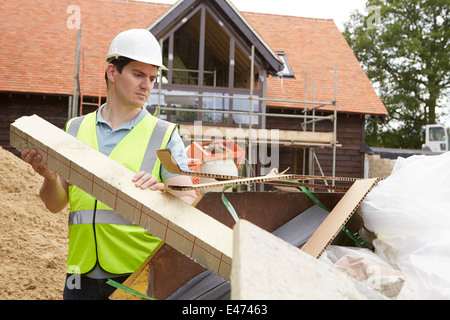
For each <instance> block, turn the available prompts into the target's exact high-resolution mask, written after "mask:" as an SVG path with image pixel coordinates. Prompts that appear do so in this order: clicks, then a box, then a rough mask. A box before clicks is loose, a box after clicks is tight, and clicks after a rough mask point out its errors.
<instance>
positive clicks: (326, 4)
mask: <svg viewBox="0 0 450 320" xmlns="http://www.w3.org/2000/svg"><path fill="white" fill-rule="evenodd" d="M141 1H146V0H141ZM149 1H151V2H159V3H168V4H174V3H175V2H177V0H149ZM366 1H367V0H339V1H337V0H231V2H232V3H233V4H234V6H235V7H236V8H237V9H238V10H239V11H250V12H261V13H272V14H281V15H291V16H298V17H305V18H321V19H333V20H334V22H335V23H336V25H337V27H338V28H339V29H340V30H341V31H344V23H345V22H347V21H348V20H349V19H350V14H351V13H352V12H353V11H355V10H359V11H360V12H365V11H364V10H365V4H366Z"/></svg>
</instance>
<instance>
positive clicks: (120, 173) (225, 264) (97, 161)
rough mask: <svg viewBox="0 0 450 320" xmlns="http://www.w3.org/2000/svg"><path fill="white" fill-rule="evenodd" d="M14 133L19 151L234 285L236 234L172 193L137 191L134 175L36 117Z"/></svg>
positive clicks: (16, 125) (20, 121)
mask: <svg viewBox="0 0 450 320" xmlns="http://www.w3.org/2000/svg"><path fill="white" fill-rule="evenodd" d="M10 132H11V138H10V142H11V145H12V146H13V147H15V148H16V149H18V150H23V149H25V148H32V149H37V150H38V151H39V153H40V154H41V155H42V157H43V160H42V161H43V163H46V164H47V165H48V167H49V168H50V169H51V170H53V171H55V172H57V173H58V174H59V175H61V176H62V177H63V178H64V179H66V180H67V181H69V183H72V184H74V185H76V186H78V187H79V188H81V189H83V190H84V191H86V192H87V193H89V194H90V195H92V196H93V197H95V198H97V199H98V200H100V201H102V202H103V203H105V204H106V205H108V206H109V207H111V208H112V209H114V210H115V211H117V212H118V213H120V214H121V215H123V216H124V217H125V218H127V219H128V220H130V221H132V222H134V223H136V224H137V225H139V226H141V227H143V228H144V229H146V230H148V231H149V232H151V233H152V234H153V235H155V236H157V237H159V238H160V239H162V240H163V241H164V242H166V243H167V244H169V245H170V246H172V247H173V248H174V249H176V250H178V251H180V252H182V253H183V254H185V255H186V256H188V257H189V258H191V259H193V260H195V261H196V262H197V263H199V264H200V265H202V266H204V267H205V268H208V269H209V270H211V271H213V272H215V273H216V274H218V275H219V276H221V277H223V278H224V279H226V280H228V279H229V275H230V269H231V257H232V238H233V234H232V230H231V229H230V228H228V227H226V226H225V225H223V224H221V223H219V222H218V221H216V220H214V219H213V218H211V217H209V216H208V215H206V214H204V213H203V212H201V211H199V210H198V209H196V208H195V207H192V206H190V205H188V204H187V203H185V202H184V201H182V200H180V199H178V198H177V197H175V196H173V195H171V194H169V193H167V192H165V193H163V192H159V191H157V192H155V191H151V190H149V189H147V190H141V189H140V188H136V187H135V185H134V183H133V182H132V180H131V178H132V176H133V175H134V173H133V172H132V171H131V170H129V169H127V168H126V167H124V166H122V165H121V164H119V163H117V162H115V161H114V160H112V159H110V158H109V157H107V156H105V155H103V154H101V153H100V152H98V151H96V150H95V149H93V148H91V147H89V146H88V145H86V144H84V143H82V142H81V141H79V140H78V139H76V138H74V137H72V136H71V135H69V134H67V133H66V132H64V131H63V130H61V129H59V128H57V127H56V126H54V125H52V124H50V123H49V122H47V121H45V120H44V119H42V118H40V117H38V116H36V115H33V116H29V117H21V118H19V119H18V120H16V121H15V122H14V123H13V124H11V131H10Z"/></svg>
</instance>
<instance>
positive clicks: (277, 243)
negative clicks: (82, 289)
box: [0, 116, 450, 300]
mask: <svg viewBox="0 0 450 320" xmlns="http://www.w3.org/2000/svg"><path fill="white" fill-rule="evenodd" d="M11 145H12V146H14V147H16V148H17V149H19V150H22V149H24V148H34V149H38V150H39V151H40V153H41V155H42V156H43V158H44V162H46V163H47V165H48V166H49V168H50V169H52V170H54V171H56V172H57V173H59V174H60V175H61V176H62V177H63V178H65V179H66V180H68V181H69V182H70V183H73V184H75V185H77V186H79V187H80V188H82V189H84V190H86V191H87V192H88V193H90V194H91V195H93V196H95V197H96V198H98V199H99V200H100V201H102V202H104V203H106V204H107V205H109V206H111V207H112V208H113V209H114V210H116V211H117V212H119V213H120V214H122V215H123V216H124V217H126V218H127V219H129V220H131V221H133V222H135V223H136V224H138V225H140V226H142V227H144V228H146V229H147V230H149V231H150V232H152V233H153V234H155V235H156V236H158V237H160V238H161V239H162V240H164V241H165V243H161V245H160V246H159V247H158V248H156V249H155V250H154V252H153V253H152V255H151V256H149V257H148V259H147V260H146V261H145V262H144V263H143V265H142V266H141V268H139V270H137V271H136V272H135V273H134V274H133V275H132V276H131V277H130V278H129V279H128V280H127V281H126V282H125V283H124V285H125V286H128V287H129V289H131V290H130V292H131V293H125V294H124V293H123V292H122V291H120V290H116V292H115V293H114V294H113V295H112V296H111V299H136V296H133V293H132V292H136V291H137V292H139V295H141V297H144V296H147V297H155V298H157V299H169V300H170V299H214V300H215V299H230V298H231V299H266V300H267V299H386V298H389V299H448V298H450V294H449V293H448V288H449V287H450V278H449V276H448V273H447V270H448V267H449V266H450V262H449V259H448V258H447V257H448V256H450V253H447V252H448V248H449V247H450V237H449V236H448V229H449V227H450V219H448V208H449V207H450V202H449V201H450V200H449V199H450V198H449V197H448V196H445V195H448V194H450V189H449V187H448V181H449V180H450V176H449V175H450V172H449V171H448V170H447V169H448V164H449V163H450V153H446V154H443V155H441V156H433V157H426V158H425V157H420V158H417V157H416V158H408V159H407V160H404V161H403V160H400V161H399V160H397V165H396V167H395V168H394V171H393V172H392V174H391V176H389V177H388V178H386V179H385V180H384V181H381V182H380V179H377V178H374V179H348V178H336V177H315V176H298V175H285V174H284V173H281V174H279V173H277V172H274V173H272V174H269V175H268V176H264V177H255V178H241V177H236V176H225V175H217V174H208V173H201V172H191V171H190V172H184V171H181V170H180V168H179V167H178V166H177V164H176V163H175V162H174V161H173V159H172V158H171V155H170V152H168V151H167V150H159V151H158V156H159V157H160V160H161V162H162V163H163V164H164V166H165V167H166V169H167V170H168V171H170V172H174V173H178V174H185V175H188V176H192V177H200V176H202V175H203V176H206V175H207V176H208V177H210V178H214V179H216V180H218V181H216V182H213V183H210V184H207V185H206V184H205V185H202V184H199V185H197V186H196V187H195V188H197V189H199V188H201V189H203V188H205V189H206V188H209V187H210V186H211V185H214V186H229V185H235V184H248V183H254V182H258V183H272V184H281V185H283V183H288V184H289V185H290V186H298V187H303V188H304V187H308V186H310V185H315V186H316V187H320V188H321V189H335V191H336V188H334V187H335V186H334V184H333V185H332V186H328V184H326V183H324V184H321V185H319V186H318V185H317V183H316V182H317V180H319V181H326V180H329V181H346V182H351V183H352V185H351V187H348V188H345V192H327V193H323V194H320V193H317V194H315V195H314V194H311V193H309V192H306V191H305V190H306V189H302V190H303V191H305V193H292V194H287V193H276V192H269V193H264V192H261V193H260V192H249V193H230V194H229V196H228V195H227V197H228V198H229V199H230V202H231V203H233V204H234V206H235V208H236V211H237V212H238V215H239V217H236V218H235V219H234V220H233V219H231V216H230V214H229V212H227V211H226V208H225V206H218V205H217V204H218V202H219V199H220V198H219V197H216V196H215V195H214V194H213V193H211V194H208V193H207V194H205V195H203V196H202V197H200V198H199V201H198V202H196V204H195V207H194V206H189V205H187V204H185V203H184V202H182V201H181V200H179V199H177V198H175V197H173V196H171V195H169V194H167V193H160V192H151V191H148V190H147V191H146V190H140V189H138V188H135V187H134V185H133V184H132V182H131V181H130V177H131V176H132V173H131V172H129V170H128V169H126V168H124V167H123V166H121V165H119V164H117V163H115V162H114V161H112V160H111V159H109V158H108V157H106V156H103V155H102V154H100V153H99V152H97V151H95V150H93V149H92V148H89V147H87V146H86V145H84V144H83V143H81V142H80V141H79V140H77V139H75V138H73V137H72V136H70V135H68V134H66V133H65V132H63V131H62V130H60V129H58V128H56V127H54V126H52V125H51V124H49V123H48V122H46V121H44V120H43V119H41V118H39V117H37V116H31V117H22V118H20V119H18V120H17V121H16V122H14V123H13V124H12V125H11ZM98 163H101V166H99V165H97V164H98ZM11 165H13V164H11ZM27 169H28V171H30V170H31V169H30V168H27ZM23 170H24V169H23ZM111 172H114V175H111V174H110V173H111ZM38 178H40V177H38ZM41 180H42V179H41ZM309 180H314V181H315V182H314V183H313V184H310V183H308V181H309ZM305 181H306V182H305ZM424 186H426V188H424ZM177 187H180V186H169V188H173V189H175V188H177ZM181 187H183V186H181ZM268 195H270V196H268ZM272 197H275V198H274V199H276V200H275V201H274V200H273V199H269V198H272ZM286 197H288V198H289V197H297V198H302V199H303V200H306V199H307V200H308V201H303V200H302V201H303V202H302V203H299V202H298V199H291V200H294V201H286V199H284V198H286ZM210 200H213V201H212V202H211V201H210ZM237 200H239V201H238V202H236V201H237ZM247 200H249V201H247ZM277 201H279V202H277ZM321 201H323V202H325V203H326V205H323V204H322V202H321ZM268 203H271V205H268ZM272 204H273V206H272ZM41 206H42V204H41ZM274 206H275V207H276V208H277V209H279V210H278V212H277V213H276V214H273V207H274ZM360 207H361V208H362V210H360V211H362V216H359V215H358V214H355V213H356V212H357V211H358V208H360ZM293 208H295V209H297V211H293ZM327 208H329V209H327ZM299 209H301V210H299ZM181 212H182V213H183V214H180V213H181ZM394 213H395V214H394ZM352 218H355V219H356V220H357V223H356V224H357V225H358V224H360V225H359V227H358V230H359V232H360V234H361V235H362V237H361V236H360V235H359V234H358V232H356V233H353V232H354V229H353V231H350V230H349V229H348V227H349V221H350V220H351V219H352ZM353 222H354V221H353ZM232 229H234V233H233V231H232ZM340 235H344V236H345V235H349V237H350V238H351V239H352V240H354V241H355V243H354V244H353V245H352V247H347V246H341V245H340V244H341V243H342V239H341V238H340ZM362 238H364V239H362ZM365 242H367V243H369V244H370V247H371V248H372V250H370V249H367V248H361V247H358V245H362V244H364V243H365ZM355 245H356V246H355ZM299 249H300V250H299ZM2 250H3V251H5V248H2ZM261 261H264V263H261ZM47 265H50V264H47ZM180 265H183V268H181V269H182V270H180V268H179V266H180ZM0 273H1V274H2V275H3V274H4V273H5V269H2V270H0ZM62 276H64V274H63V273H62ZM230 279H231V282H230ZM62 286H63V283H61V288H62ZM27 288H30V290H34V289H35V285H33V284H31V283H30V284H29V285H28V287H27ZM125 288H126V287H125ZM133 290H134V291H133ZM19 298H20V297H19Z"/></svg>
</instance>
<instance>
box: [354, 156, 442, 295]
mask: <svg viewBox="0 0 450 320" xmlns="http://www.w3.org/2000/svg"><path fill="white" fill-rule="evenodd" d="M361 212H362V217H363V220H364V225H365V227H366V228H367V229H368V230H370V231H372V232H374V233H375V234H376V236H377V237H378V239H379V240H381V241H383V242H385V243H386V244H387V245H388V246H390V247H391V248H392V249H394V251H395V252H396V254H397V255H396V264H397V265H398V267H399V268H400V269H401V270H402V272H403V273H404V275H405V277H406V281H407V282H408V283H409V285H410V287H411V288H412V290H413V291H414V295H415V298H417V299H450V272H448V270H450V152H447V153H444V154H442V155H439V156H412V157H409V158H407V159H403V158H398V159H397V161H396V165H395V167H394V169H393V171H392V173H391V175H390V176H389V177H388V178H386V179H385V180H383V181H381V182H379V183H378V185H377V186H375V187H374V188H373V189H372V191H371V192H370V193H369V194H368V195H367V196H366V198H365V200H364V201H363V203H362V204H361Z"/></svg>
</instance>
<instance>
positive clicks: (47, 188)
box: [39, 177, 69, 213]
mask: <svg viewBox="0 0 450 320" xmlns="http://www.w3.org/2000/svg"><path fill="white" fill-rule="evenodd" d="M39 196H40V197H41V199H42V201H43V202H44V204H45V206H46V208H47V209H48V210H50V211H51V212H54V213H57V212H60V211H61V210H63V209H64V208H65V207H66V206H67V204H68V203H69V196H68V186H67V182H65V181H63V180H61V179H60V178H59V177H57V178H56V179H52V180H51V179H44V183H43V184H42V187H41V190H40V192H39Z"/></svg>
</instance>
